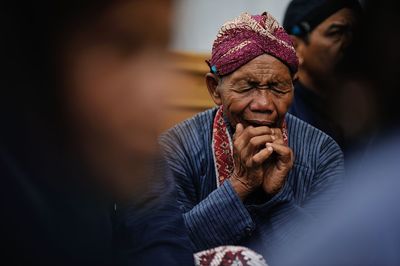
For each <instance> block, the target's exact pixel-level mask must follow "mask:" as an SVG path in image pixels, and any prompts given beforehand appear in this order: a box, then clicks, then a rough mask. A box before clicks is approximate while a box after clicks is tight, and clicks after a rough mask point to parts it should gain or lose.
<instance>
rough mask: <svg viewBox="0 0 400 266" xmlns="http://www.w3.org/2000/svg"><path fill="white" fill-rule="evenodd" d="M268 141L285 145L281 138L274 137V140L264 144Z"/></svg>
mask: <svg viewBox="0 0 400 266" xmlns="http://www.w3.org/2000/svg"><path fill="white" fill-rule="evenodd" d="M268 143H275V144H279V145H285V141H284V140H283V139H282V138H278V139H276V138H275V139H274V141H272V142H267V143H265V146H267V144H268Z"/></svg>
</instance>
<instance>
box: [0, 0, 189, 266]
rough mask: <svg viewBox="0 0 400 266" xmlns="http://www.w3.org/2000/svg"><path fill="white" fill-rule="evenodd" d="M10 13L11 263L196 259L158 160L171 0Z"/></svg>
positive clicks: (58, 4)
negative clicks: (160, 105)
mask: <svg viewBox="0 0 400 266" xmlns="http://www.w3.org/2000/svg"><path fill="white" fill-rule="evenodd" d="M0 12H1V23H0V25H1V26H0V27H1V32H2V42H1V43H2V49H1V50H0V53H1V59H2V64H3V65H4V67H5V68H4V69H3V71H2V73H1V75H2V78H1V80H2V89H1V96H0V101H1V102H0V123H1V126H2V127H1V131H0V142H1V145H0V176H1V188H0V195H1V196H0V197H1V198H0V201H1V205H0V206H1V207H0V208H1V212H2V213H3V216H2V219H1V222H0V228H1V229H0V233H1V236H2V237H1V246H2V249H1V252H0V254H1V257H0V261H1V262H2V264H7V265H47V264H49V265H125V264H129V265H133V264H137V265H160V264H164V265H191V264H193V257H192V251H191V248H190V244H189V242H188V239H187V236H186V231H185V228H184V224H183V219H182V216H181V213H180V211H179V209H178V208H177V207H176V203H175V194H174V193H175V192H174V185H173V181H172V180H171V179H170V178H168V176H169V175H168V173H167V172H166V171H164V168H163V164H162V163H159V161H158V159H157V156H158V151H157V144H156V143H157V127H156V124H157V122H158V121H159V119H161V116H160V113H161V112H160V110H159V109H158V108H157V106H158V103H159V101H158V99H159V98H158V97H160V95H161V92H162V91H163V88H164V87H163V86H162V84H164V83H166V81H167V80H166V79H165V76H166V74H165V72H164V68H163V65H164V64H163V60H162V58H163V56H162V54H163V52H164V51H165V47H166V44H167V43H168V38H169V28H168V27H169V16H170V1H167V0H165V1H163V0H151V1H146V2H144V1H106V0H93V1H90V0H89V1H7V2H5V3H3V4H2V8H1V11H0ZM152 75H155V77H157V79H155V80H156V81H154V78H153V80H151V79H150V77H154V76H152ZM154 95H156V96H157V97H155V96H154ZM161 98H162V96H161ZM149 118H151V119H149ZM115 207H116V208H115ZM6 262H7V263H6Z"/></svg>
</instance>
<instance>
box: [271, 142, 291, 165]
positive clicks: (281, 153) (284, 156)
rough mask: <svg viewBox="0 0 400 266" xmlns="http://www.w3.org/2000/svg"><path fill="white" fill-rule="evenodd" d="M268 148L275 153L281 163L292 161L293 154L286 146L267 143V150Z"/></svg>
mask: <svg viewBox="0 0 400 266" xmlns="http://www.w3.org/2000/svg"><path fill="white" fill-rule="evenodd" d="M268 147H271V148H272V149H273V151H275V152H276V153H277V154H278V159H279V160H280V161H281V162H283V163H289V162H291V161H292V158H293V153H292V150H291V149H290V148H289V147H288V146H286V145H282V144H277V143H267V148H268Z"/></svg>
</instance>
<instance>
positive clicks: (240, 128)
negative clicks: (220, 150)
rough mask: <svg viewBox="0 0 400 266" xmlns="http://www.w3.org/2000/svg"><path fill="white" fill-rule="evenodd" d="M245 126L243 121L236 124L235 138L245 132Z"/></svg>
mask: <svg viewBox="0 0 400 266" xmlns="http://www.w3.org/2000/svg"><path fill="white" fill-rule="evenodd" d="M243 130H244V127H243V125H242V124H241V123H237V124H236V129H235V134H234V135H233V139H234V140H235V139H237V138H238V137H240V135H241V134H242V133H243Z"/></svg>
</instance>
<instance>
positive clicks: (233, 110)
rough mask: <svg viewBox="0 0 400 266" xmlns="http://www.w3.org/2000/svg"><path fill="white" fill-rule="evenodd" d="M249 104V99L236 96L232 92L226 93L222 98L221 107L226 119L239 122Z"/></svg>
mask: <svg viewBox="0 0 400 266" xmlns="http://www.w3.org/2000/svg"><path fill="white" fill-rule="evenodd" d="M250 103H251V97H246V96H243V95H238V94H236V93H234V92H227V93H225V94H224V95H223V97H222V105H223V106H224V108H225V112H226V114H227V116H228V117H231V118H232V119H233V120H235V121H238V120H240V116H241V115H242V113H243V112H244V111H245V110H246V108H247V107H248V106H249V105H250Z"/></svg>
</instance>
